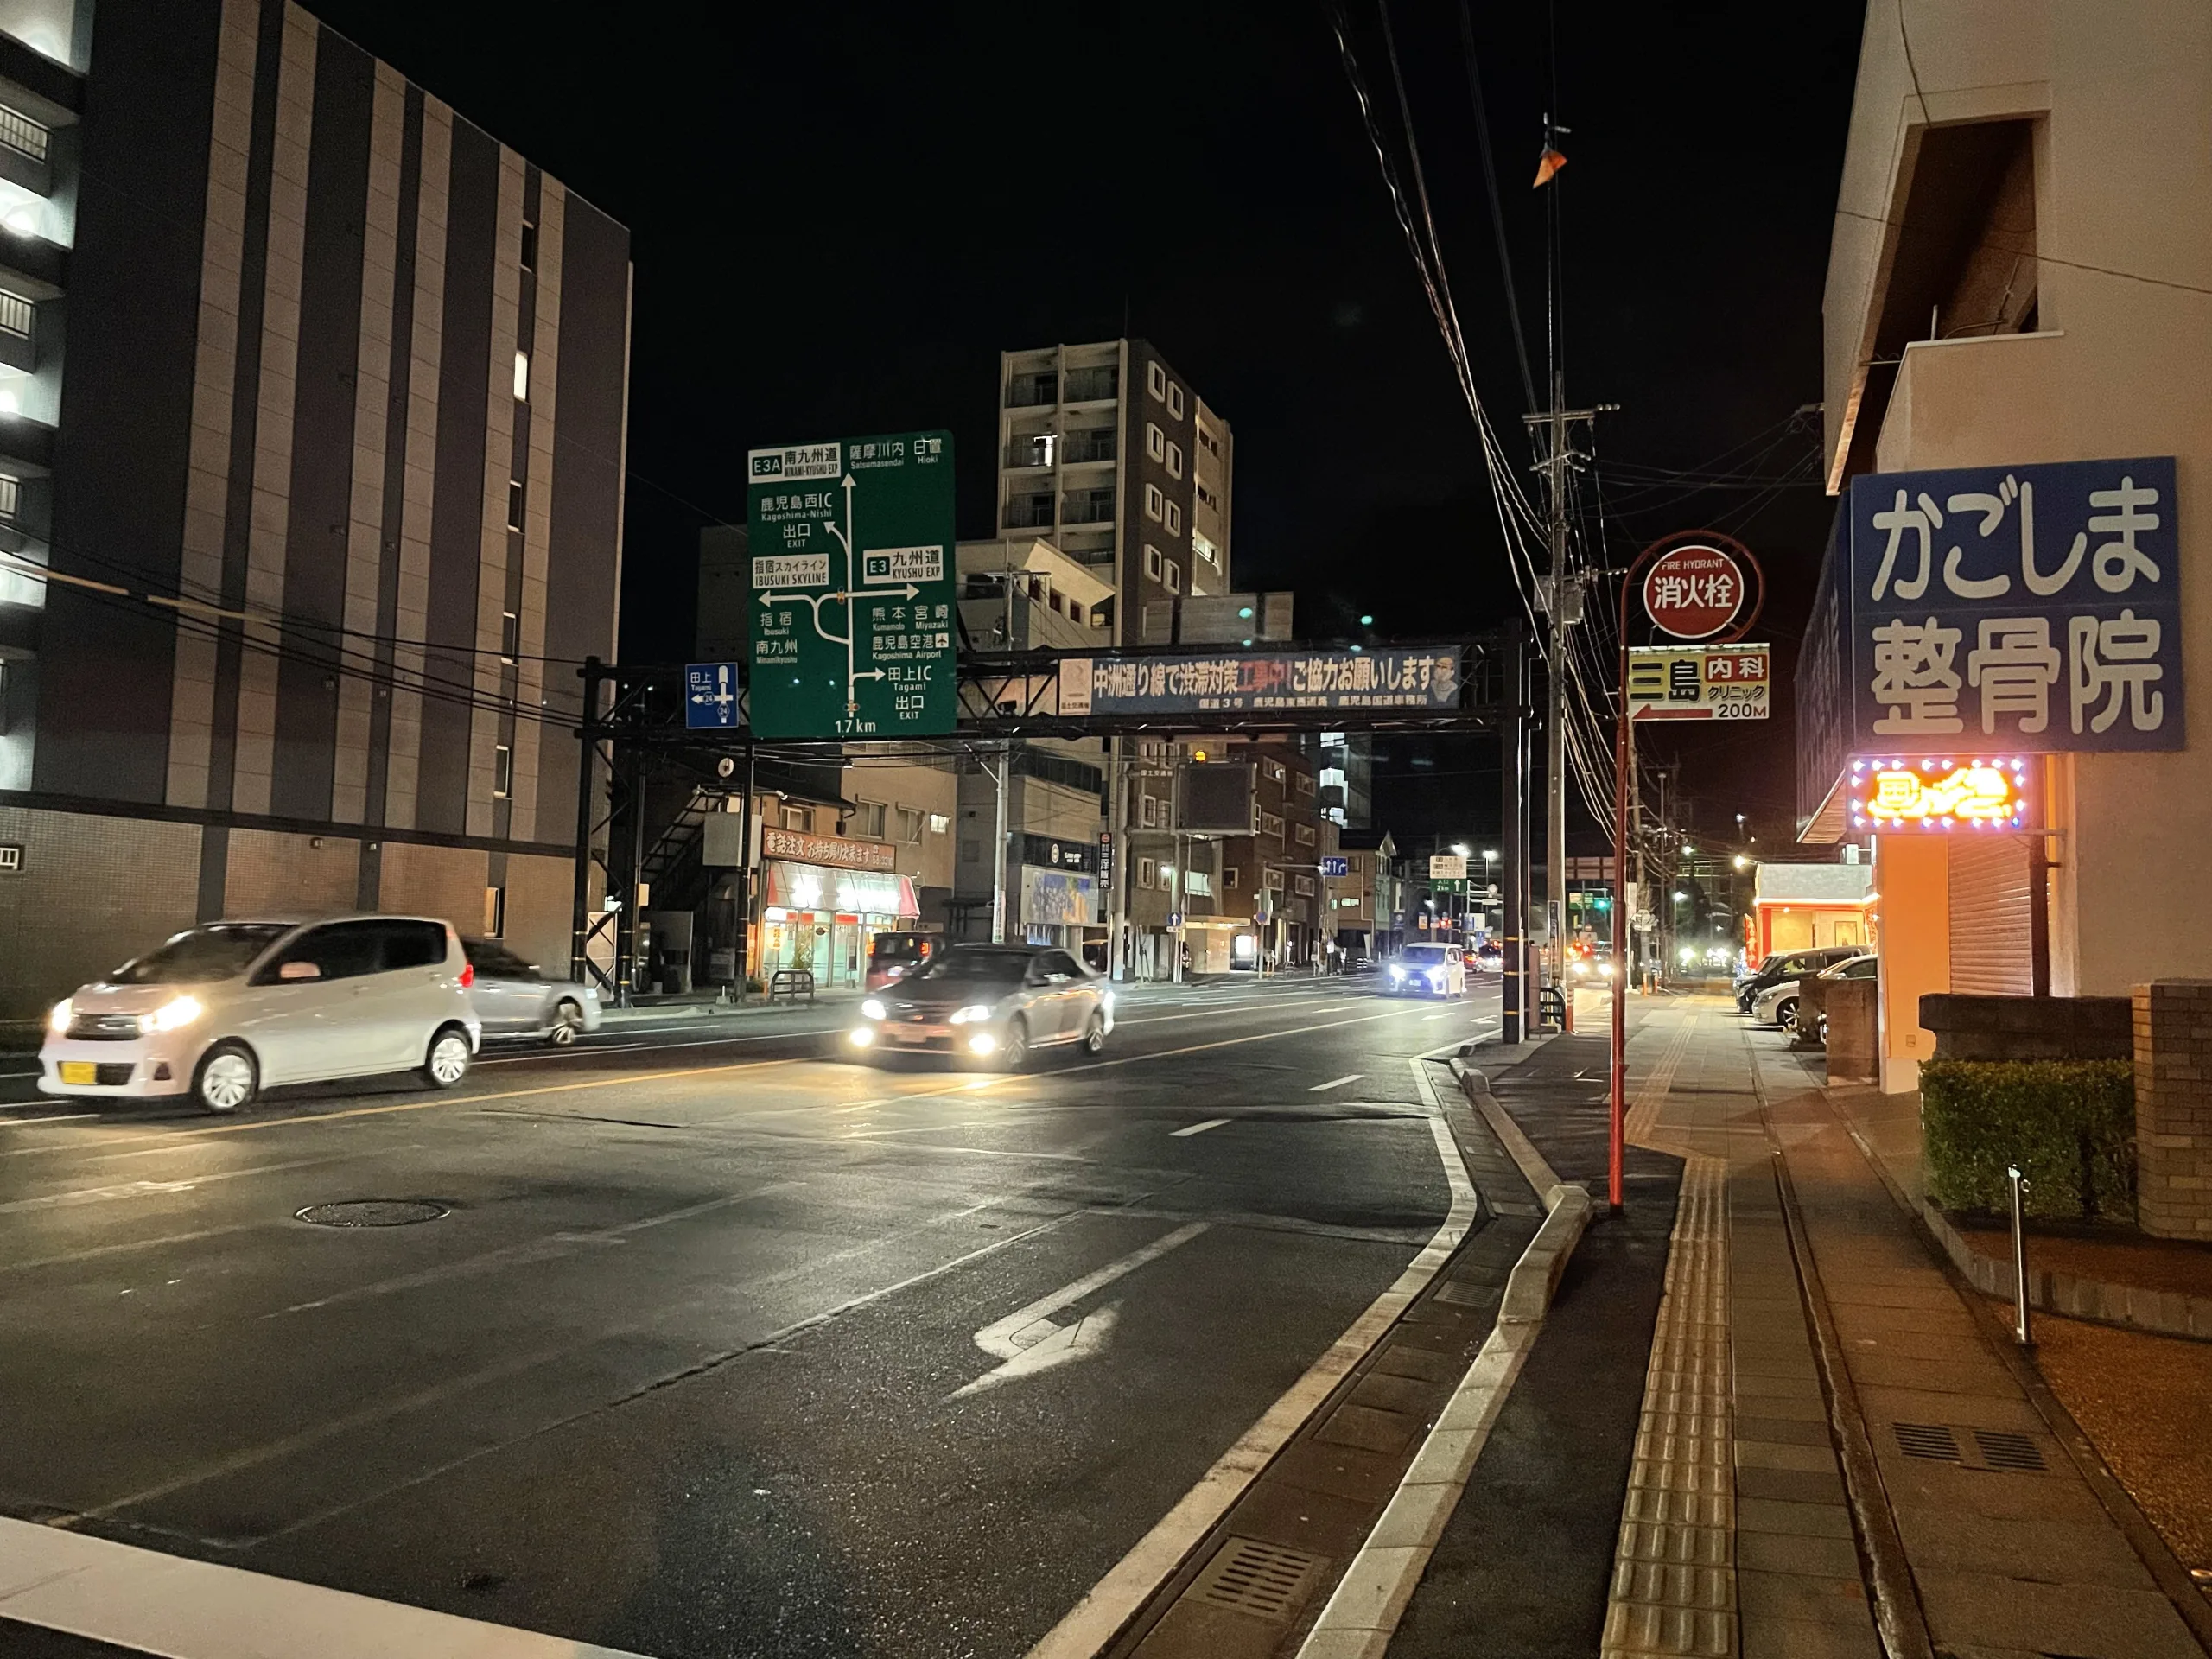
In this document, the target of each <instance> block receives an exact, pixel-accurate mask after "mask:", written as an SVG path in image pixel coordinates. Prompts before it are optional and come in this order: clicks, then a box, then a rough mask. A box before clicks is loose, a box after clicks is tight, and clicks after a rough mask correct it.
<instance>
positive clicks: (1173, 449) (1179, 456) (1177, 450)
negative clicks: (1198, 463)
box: [1167, 443, 1183, 478]
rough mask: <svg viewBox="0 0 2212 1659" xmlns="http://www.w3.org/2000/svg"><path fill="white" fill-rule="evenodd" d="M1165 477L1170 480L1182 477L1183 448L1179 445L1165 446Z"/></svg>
mask: <svg viewBox="0 0 2212 1659" xmlns="http://www.w3.org/2000/svg"><path fill="white" fill-rule="evenodd" d="M1167 475H1168V476H1169V477H1170V478H1180V477H1182V476H1183V446H1182V445H1181V444H1179V443H1171V444H1169V445H1168V446H1167Z"/></svg>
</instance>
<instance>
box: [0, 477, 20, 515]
mask: <svg viewBox="0 0 2212 1659" xmlns="http://www.w3.org/2000/svg"><path fill="white" fill-rule="evenodd" d="M22 509H23V480H22V479H20V478H17V477H16V475H15V474H13V473H0V519H5V520H7V521H8V522H9V523H10V524H13V523H14V522H15V519H16V514H17V513H19V512H22Z"/></svg>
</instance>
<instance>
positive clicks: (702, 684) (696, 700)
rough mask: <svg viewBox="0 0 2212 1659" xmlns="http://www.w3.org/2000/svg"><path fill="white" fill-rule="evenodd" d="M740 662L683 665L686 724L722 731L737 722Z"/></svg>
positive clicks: (698, 729) (692, 726)
mask: <svg viewBox="0 0 2212 1659" xmlns="http://www.w3.org/2000/svg"><path fill="white" fill-rule="evenodd" d="M737 687H738V678H737V664H735V663H688V664H685V665H684V669H683V724H684V726H685V727H686V728H689V729H690V730H691V731H695V732H699V731H719V730H722V729H725V728H728V727H732V726H734V725H736V724H737Z"/></svg>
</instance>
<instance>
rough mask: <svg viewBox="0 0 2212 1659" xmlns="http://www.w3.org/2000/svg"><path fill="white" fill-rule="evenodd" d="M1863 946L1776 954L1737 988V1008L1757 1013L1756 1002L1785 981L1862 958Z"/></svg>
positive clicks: (1788, 951) (1783, 951)
mask: <svg viewBox="0 0 2212 1659" xmlns="http://www.w3.org/2000/svg"><path fill="white" fill-rule="evenodd" d="M1865 952H1866V946H1865V945H1863V944H1823V945H1820V946H1816V947H1815V948H1813V949H1810V950H1777V951H1776V952H1775V953H1774V954H1773V955H1772V956H1770V957H1767V959H1766V960H1765V961H1764V962H1763V963H1760V964H1759V969H1758V972H1757V973H1755V974H1753V975H1752V976H1751V977H1750V978H1749V979H1747V980H1745V981H1744V982H1742V983H1740V984H1739V985H1738V986H1737V988H1736V1006H1737V1007H1738V1008H1740V1009H1742V1010H1743V1011H1744V1012H1745V1014H1751V1013H1755V1012H1756V1011H1757V1007H1758V1001H1759V999H1760V998H1761V997H1763V996H1764V995H1766V993H1767V992H1768V991H1770V990H1771V989H1772V988H1774V987H1775V986H1777V985H1778V984H1780V983H1782V982H1783V981H1785V980H1794V979H1799V978H1802V977H1803V976H1805V975H1807V974H1817V973H1818V972H1820V971H1821V969H1823V968H1828V967H1833V966H1834V964H1835V963H1839V962H1846V961H1848V960H1849V959H1850V958H1851V957H1856V956H1860V955H1863V954H1865Z"/></svg>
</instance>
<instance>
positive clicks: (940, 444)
mask: <svg viewBox="0 0 2212 1659" xmlns="http://www.w3.org/2000/svg"><path fill="white" fill-rule="evenodd" d="M746 489H747V531H748V534H749V537H750V544H751V550H752V556H753V557H752V571H751V579H752V580H751V588H750V596H751V602H750V603H748V604H747V607H746V613H747V618H748V627H747V632H748V637H749V639H750V641H751V645H752V660H751V664H750V672H749V675H748V679H747V689H748V690H749V691H750V693H751V696H752V702H751V719H752V722H753V731H754V732H755V733H756V734H758V735H760V736H761V737H765V738H813V739H822V738H831V739H834V738H849V737H862V738H893V737H943V736H945V735H947V734H950V732H951V730H952V727H953V721H954V720H955V719H956V718H957V715H958V712H959V698H958V688H957V686H956V685H955V683H954V679H953V674H954V663H953V650H954V646H953V641H954V639H955V638H956V637H957V634H958V632H959V627H960V625H959V622H958V620H957V618H956V616H955V614H954V610H953V607H954V604H955V602H956V601H955V594H954V589H955V587H956V586H957V582H956V580H955V576H956V573H955V571H954V569H953V547H952V436H951V435H950V433H946V432H894V433H892V434H889V435H887V436H883V437H873V438H840V439H834V440H831V441H829V442H822V443H801V444H791V445H786V446H785V447H783V448H774V449H754V450H752V451H750V452H748V454H747V456H746Z"/></svg>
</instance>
